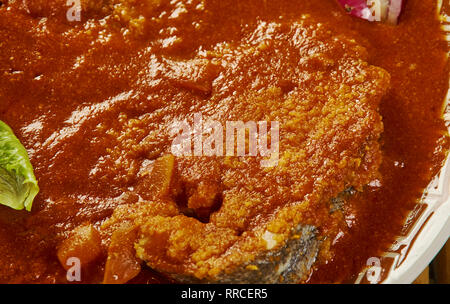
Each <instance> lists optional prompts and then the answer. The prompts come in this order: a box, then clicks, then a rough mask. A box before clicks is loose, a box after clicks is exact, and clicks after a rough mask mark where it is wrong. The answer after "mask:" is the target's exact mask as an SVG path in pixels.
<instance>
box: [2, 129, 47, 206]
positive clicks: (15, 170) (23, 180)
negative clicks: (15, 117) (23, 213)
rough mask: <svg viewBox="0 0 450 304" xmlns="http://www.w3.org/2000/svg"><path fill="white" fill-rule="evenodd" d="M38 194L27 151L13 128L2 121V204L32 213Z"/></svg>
mask: <svg viewBox="0 0 450 304" xmlns="http://www.w3.org/2000/svg"><path fill="white" fill-rule="evenodd" d="M38 192H39V187H38V184H37V181H36V177H35V176H34V173H33V167H32V165H31V163H30V159H29V158H28V153H27V151H26V150H25V148H24V146H23V145H22V144H21V143H20V141H19V139H18V138H17V137H16V136H15V135H14V133H13V131H12V130H11V128H10V127H9V126H8V125H6V124H5V123H4V122H2V121H1V120H0V204H1V205H6V206H8V207H11V208H13V209H16V210H22V209H24V208H25V209H26V210H28V211H30V210H31V205H32V204H33V200H34V198H35V196H36V195H37V193H38Z"/></svg>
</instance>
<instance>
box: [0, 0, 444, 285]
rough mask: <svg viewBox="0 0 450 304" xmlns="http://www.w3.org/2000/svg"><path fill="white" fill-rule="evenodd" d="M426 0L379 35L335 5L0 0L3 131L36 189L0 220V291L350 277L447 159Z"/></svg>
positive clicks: (284, 0)
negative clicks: (72, 276) (77, 273)
mask: <svg viewBox="0 0 450 304" xmlns="http://www.w3.org/2000/svg"><path fill="white" fill-rule="evenodd" d="M436 2H437V1H432V0H410V1H407V3H406V5H405V6H404V9H403V12H402V15H401V17H400V20H399V22H398V24H397V25H392V24H386V23H380V22H368V21H366V20H362V19H358V18H354V17H352V16H351V15H349V14H347V12H346V10H344V9H342V7H341V6H340V5H339V3H338V2H337V1H335V0H321V1H316V0H310V1H305V0H276V1H275V0H265V1H261V0H247V1H238V0H172V1H169V0H146V1H136V0H128V1H127V0H99V1H91V0H83V1H81V11H80V15H79V17H80V18H79V20H77V16H76V14H74V15H72V17H74V18H69V17H70V16H68V9H69V7H68V6H66V1H65V0H50V1H49V0H26V1H16V0H7V1H4V0H3V1H0V53H1V56H0V120H1V121H3V122H5V123H6V124H7V125H9V126H10V127H11V129H12V130H13V131H14V133H15V135H16V136H17V138H18V139H19V140H20V141H21V142H22V144H23V146H24V147H25V148H26V151H27V152H28V155H29V158H30V161H31V164H32V165H33V167H34V173H35V175H36V179H37V181H38V183H39V188H40V192H39V194H38V195H37V196H36V198H35V199H34V202H33V205H32V208H31V211H30V212H28V211H25V210H23V211H17V210H13V209H12V208H9V207H7V206H0V256H1V259H0V282H3V283H67V278H66V271H67V269H69V268H70V267H71V265H72V264H71V263H70V260H71V258H77V259H78V260H79V261H80V262H81V269H82V272H81V273H82V277H81V278H82V280H81V281H82V282H83V283H102V282H103V283H167V282H183V283H339V282H350V281H352V278H354V277H355V275H356V274H358V272H359V271H361V269H362V268H363V267H364V266H365V264H366V261H367V259H368V258H370V257H374V256H375V257H376V256H379V255H380V254H381V253H382V252H383V251H384V250H386V249H387V248H389V246H390V244H392V242H393V241H394V240H395V237H396V235H398V234H399V233H400V231H401V228H402V226H403V223H404V221H405V218H406V215H407V214H408V212H409V211H410V210H411V209H412V208H413V206H414V204H415V203H416V202H417V201H418V200H419V199H420V197H421V194H422V191H423V189H424V188H425V187H426V186H427V184H428V183H429V181H430V180H431V178H432V177H433V176H434V175H435V174H436V173H437V172H438V170H439V169H440V167H441V166H442V162H443V160H444V159H445V156H446V154H447V150H448V147H449V140H448V135H447V133H446V127H445V124H444V121H443V119H442V107H443V100H444V97H445V94H446V93H447V90H448V83H449V79H448V71H449V70H448V64H447V59H446V54H447V42H445V41H444V38H443V36H442V32H441V31H440V25H439V21H438V19H437V13H436ZM199 119H200V120H201V121H202V122H203V125H204V124H206V123H207V122H214V124H212V126H213V127H209V128H208V127H204V128H203V129H200V135H198V132H197V133H196V131H198V130H197V127H196V123H198V122H199V121H198V120H199ZM229 122H245V123H246V124H245V126H246V128H245V130H244V132H243V133H239V132H236V136H239V134H241V135H243V136H244V139H245V140H244V142H245V144H248V147H246V148H245V149H244V151H243V152H244V153H243V155H238V153H233V152H236V151H238V150H239V146H237V147H235V146H234V142H233V144H232V146H231V149H229V145H228V146H227V147H226V148H227V151H226V152H227V153H225V144H224V142H225V132H228V131H229V130H228V128H225V126H228V123H229ZM248 122H256V123H255V125H256V126H257V127H258V130H261V128H262V126H263V125H264V123H263V124H261V122H266V126H267V130H268V132H267V133H265V136H262V137H261V138H262V139H261V138H258V147H259V148H261V147H262V146H265V147H266V148H267V149H269V150H271V151H272V152H273V151H275V149H274V148H275V146H276V147H277V149H276V150H277V151H276V152H277V155H276V156H277V157H276V162H275V163H272V165H270V166H263V165H261V164H263V163H264V162H265V161H268V157H267V155H263V154H262V153H261V154H256V155H251V153H250V147H251V145H252V143H253V144H254V143H255V141H253V140H252V137H251V136H252V135H251V134H253V133H252V129H251V127H250V126H252V124H247V123H248ZM275 123H276V124H277V125H278V129H277V130H276V131H277V133H276V134H275V133H271V132H269V131H270V127H271V126H272V127H273V126H274V125H275ZM174 125H178V126H180V125H182V126H185V127H189V126H190V127H189V128H188V129H189V130H190V132H187V133H186V132H184V131H183V132H181V131H180V132H181V133H180V132H178V131H176V132H174V131H173V129H174ZM217 125H219V126H223V129H220V128H215V127H214V126H216V127H217ZM225 129H226V131H225ZM217 130H220V133H221V134H220V135H221V136H219V137H217V136H216V137H214V138H215V139H217V138H219V141H218V140H215V141H208V140H209V139H211V138H213V135H214V134H213V133H214V132H217ZM253 131H254V130H253ZM194 133H195V134H196V135H195V136H193V138H191V137H190V135H192V134H194ZM222 133H223V134H222ZM215 135H217V134H215ZM260 135H261V132H260ZM275 135H276V136H275ZM180 136H184V137H182V138H184V139H185V140H186V141H188V142H189V143H190V144H192V146H191V145H188V152H190V153H187V154H179V153H175V152H176V151H174V142H175V141H176V139H177V138H179V137H180ZM233 136H234V133H233ZM275 137H276V139H277V140H276V141H274V139H275ZM199 138H200V139H199ZM222 141H223V142H222ZM265 141H267V143H266V142H265ZM199 142H200V144H199ZM236 142H237V141H236ZM226 143H228V138H227V142H226ZM208 144H209V145H210V148H211V149H210V150H212V151H215V152H214V153H209V154H208V153H205V151H206V146H207V145H208ZM222 144H224V145H223V149H222ZM198 145H200V152H201V151H202V147H203V152H204V153H200V154H198V153H195V151H194V150H196V149H198ZM191 149H192V150H191ZM228 149H229V150H228ZM234 149H236V151H235V150H234ZM175 150H176V149H175ZM222 150H223V151H222ZM185 152H186V151H185ZM191 152H192V153H191ZM197 152H198V151H197ZM229 152H231V153H229ZM241 152H242V151H241ZM272 156H273V154H272ZM270 160H273V159H272V158H271V159H270Z"/></svg>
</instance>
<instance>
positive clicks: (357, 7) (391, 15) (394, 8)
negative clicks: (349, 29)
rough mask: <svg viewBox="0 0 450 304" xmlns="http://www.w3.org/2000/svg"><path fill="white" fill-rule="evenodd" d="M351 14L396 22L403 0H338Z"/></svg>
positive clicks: (362, 17) (367, 18) (370, 19)
mask: <svg viewBox="0 0 450 304" xmlns="http://www.w3.org/2000/svg"><path fill="white" fill-rule="evenodd" d="M338 2H339V3H340V4H341V5H342V7H344V9H345V10H346V11H347V12H348V13H349V14H351V15H353V16H356V17H358V18H361V19H365V20H368V21H381V22H385V23H389V24H397V22H398V17H399V16H400V13H401V11H402V6H403V2H404V1H403V0H338Z"/></svg>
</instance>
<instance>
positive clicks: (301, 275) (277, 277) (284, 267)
mask: <svg viewBox="0 0 450 304" xmlns="http://www.w3.org/2000/svg"><path fill="white" fill-rule="evenodd" d="M298 235H300V237H294V236H298ZM320 244H321V241H320V240H319V238H318V232H317V229H316V228H315V227H313V226H310V225H297V227H295V228H294V229H293V230H292V233H291V237H290V238H289V239H288V240H287V241H286V242H285V244H284V245H283V246H282V247H281V248H277V249H275V250H267V251H265V252H262V253H260V254H259V255H258V256H257V257H256V258H255V259H254V260H252V261H248V262H246V263H244V264H242V265H241V266H239V267H237V268H236V269H234V270H233V271H232V272H230V273H222V274H220V275H218V276H217V277H215V278H208V279H202V280H199V279H197V278H195V277H192V276H185V275H178V274H168V276H169V277H171V278H172V279H174V280H176V281H177V282H180V283H191V284H280V283H283V284H294V283H298V282H300V281H302V280H304V279H305V278H306V277H307V276H308V275H309V274H310V271H311V267H312V265H313V264H314V262H315V261H316V258H317V255H318V253H319V250H320ZM250 265H251V266H252V267H251V268H252V269H249V267H248V266H250ZM253 266H256V267H253Z"/></svg>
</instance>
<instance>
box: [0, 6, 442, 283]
mask: <svg viewBox="0 0 450 304" xmlns="http://www.w3.org/2000/svg"><path fill="white" fill-rule="evenodd" d="M19 2H20V3H19ZM82 2H83V9H84V10H82V15H81V17H82V19H81V21H80V22H78V23H77V22H69V21H67V19H66V11H67V9H68V8H67V7H66V6H65V1H58V0H52V1H44V0H42V1H12V0H9V1H6V2H5V1H2V2H0V4H1V3H3V4H1V5H0V52H1V54H2V56H1V57H0V120H3V121H5V122H6V123H8V124H9V125H10V126H11V127H12V128H13V130H14V131H15V132H16V135H17V136H18V137H19V138H20V139H21V141H22V142H23V144H24V146H25V147H26V148H27V149H28V151H29V153H30V158H31V161H32V163H33V166H34V167H35V173H36V176H37V179H38V181H39V185H40V188H41V192H40V194H39V195H38V197H37V199H36V201H35V202H34V205H33V210H32V212H31V214H28V213H27V212H24V211H23V212H17V211H13V210H10V209H8V208H6V207H0V255H1V256H2V259H1V260H0V282H9V283H21V282H25V283H33V282H42V283H53V282H58V283H60V282H66V280H65V270H64V269H63V268H62V267H61V265H60V263H59V262H58V260H57V258H56V247H57V246H58V244H59V243H60V242H61V240H62V239H64V237H65V236H67V235H68V233H69V231H71V230H72V229H73V228H74V227H76V226H79V225H81V224H83V223H85V222H89V223H93V224H95V225H97V226H98V225H100V224H101V223H102V222H103V221H104V219H106V218H108V217H110V216H111V214H112V212H113V210H114V208H115V207H116V206H115V205H114V204H115V203H114V202H112V201H110V200H107V199H105V200H103V199H102V198H108V197H119V196H120V194H121V189H120V185H123V184H127V183H132V181H133V174H137V173H138V171H139V168H136V166H137V165H136V164H134V163H130V164H127V163H126V164H120V166H119V165H118V169H117V171H115V172H119V174H118V175H117V176H108V175H105V176H102V167H101V166H100V167H98V168H97V171H96V169H95V168H94V169H92V164H93V163H95V162H97V161H98V159H96V158H95V157H96V155H95V153H91V152H97V151H90V150H88V149H86V148H85V147H83V146H81V145H80V146H76V145H74V144H71V143H73V142H80V143H83V142H84V143H86V142H91V143H92V145H93V146H94V145H95V147H97V149H98V151H100V150H102V149H105V147H108V142H106V141H105V137H102V136H101V134H102V124H101V123H99V124H97V122H96V123H95V124H94V125H89V124H88V128H86V130H81V131H80V130H79V129H74V128H72V127H71V126H73V124H74V123H77V122H80V121H83V120H84V119H87V118H90V117H95V116H96V115H100V114H101V113H102V111H103V110H104V109H108V107H112V106H113V105H114V103H115V102H117V101H120V100H121V99H130V100H132V101H138V102H142V104H143V107H148V111H152V109H154V108H157V107H158V105H152V104H145V103H144V102H143V100H142V96H139V94H140V93H143V92H139V91H137V92H136V91H134V92H131V91H130V93H129V95H127V94H128V93H127V88H129V86H130V84H131V83H132V82H133V79H134V78H133V77H135V76H136V75H135V74H136V73H138V72H139V70H138V68H136V67H138V66H142V60H144V59H143V58H141V57H140V56H138V55H136V50H143V49H145V46H146V43H147V42H148V41H149V40H152V39H156V38H155V37H157V39H160V40H161V41H160V43H159V46H158V47H157V48H156V50H155V53H158V52H159V53H160V54H161V53H162V54H165V55H170V56H171V57H173V58H177V57H186V56H188V55H189V54H190V53H193V52H194V51H195V50H198V49H199V48H200V47H204V48H205V49H208V48H209V47H210V46H212V45H215V44H217V43H218V42H221V41H234V40H238V39H239V38H240V35H242V32H245V30H242V29H243V28H246V26H249V27H252V26H254V25H255V24H256V21H260V20H264V21H279V20H280V19H283V20H296V19H300V18H301V17H302V16H303V15H311V16H313V18H314V20H316V21H317V22H321V23H323V24H326V25H327V26H328V27H329V28H332V29H333V30H334V31H336V32H338V33H342V34H345V35H346V36H347V37H354V39H355V40H357V41H358V43H360V44H361V45H362V46H364V47H365V48H366V49H367V51H368V62H369V63H370V64H371V65H374V66H378V67H381V68H383V69H385V70H386V71H387V72H389V74H390V76H391V86H390V89H389V91H388V93H387V94H386V96H384V97H383V99H382V102H381V107H380V113H381V115H382V117H383V123H384V133H383V135H382V138H381V144H382V152H383V162H382V165H381V168H380V173H381V178H380V179H379V186H377V187H368V188H366V189H365V190H364V191H363V192H360V193H359V192H358V193H356V194H355V195H354V196H353V197H352V198H351V199H350V201H349V202H347V204H346V205H345V206H344V214H345V216H346V220H347V224H348V226H349V229H348V230H347V231H345V233H343V234H340V237H339V238H338V239H337V240H336V241H335V242H334V243H333V245H332V246H333V250H332V251H331V252H333V253H334V255H333V256H330V257H328V259H327V260H326V261H321V263H320V264H318V265H317V269H315V270H314V272H313V273H312V276H311V277H310V278H309V280H308V282H310V283H329V282H347V281H351V280H352V278H354V277H355V275H356V274H357V273H358V272H359V271H360V270H361V269H362V267H363V266H364V265H366V261H367V259H368V258H369V257H376V256H379V255H380V254H381V253H382V252H383V251H384V250H386V249H388V248H389V246H390V244H392V242H393V241H394V239H395V237H396V236H397V235H398V234H399V233H400V231H401V228H402V226H403V223H404V220H405V218H406V215H407V214H408V212H409V211H410V210H412V208H413V207H414V204H415V203H416V202H417V201H418V200H419V199H420V197H421V195H422V191H423V189H424V188H425V187H426V185H427V184H428V183H429V181H430V180H431V178H432V177H433V176H434V175H435V174H436V173H437V172H438V170H439V169H440V167H441V166H442V163H443V160H444V159H445V156H446V153H447V150H448V148H449V140H448V137H447V132H446V126H445V123H444V121H443V119H442V111H443V109H442V107H443V100H444V97H445V95H446V93H447V90H448V83H449V81H448V75H449V65H448V62H447V59H446V54H447V48H448V45H447V42H445V41H444V38H443V35H442V32H441V29H440V22H439V20H438V19H437V12H436V10H437V8H436V2H437V1H433V0H410V1H407V5H406V7H405V10H404V12H403V13H402V16H401V19H400V22H399V25H397V26H390V25H384V24H379V23H370V22H366V21H363V20H359V19H356V18H352V17H350V16H348V15H347V14H345V12H344V11H343V10H342V9H341V8H340V7H339V6H338V5H337V3H336V2H335V1H332V0H323V1H313V0H311V1H305V0H295V1H293V0H278V1H270V0H267V1H264V5H262V4H261V2H262V1H259V0H249V1H235V0H221V1H209V2H208V6H207V8H208V9H209V11H210V12H214V14H212V15H211V16H208V15H207V16H202V18H204V19H205V20H209V21H210V22H211V20H213V21H214V22H211V23H210V24H209V27H206V28H201V26H202V25H201V24H195V20H191V18H190V17H189V14H187V15H186V18H181V19H179V20H178V19H177V18H174V20H176V21H173V24H171V25H172V26H171V27H170V29H169V31H173V32H175V33H178V36H179V37H182V38H183V41H182V42H177V41H176V40H174V39H172V38H171V37H173V36H171V33H166V32H161V31H160V32H158V30H159V28H158V25H155V26H154V27H141V26H140V21H139V20H140V19H139V16H132V17H130V18H125V17H123V16H122V17H123V18H122V19H121V18H120V17H118V20H117V23H114V22H112V23H111V24H113V25H112V26H111V28H109V30H110V31H111V32H112V33H120V35H110V32H109V31H105V32H103V33H102V32H100V30H101V24H100V23H99V24H97V23H90V21H89V20H90V18H93V19H95V20H100V19H102V18H105V17H107V16H108V14H110V15H111V16H112V17H111V19H114V16H117V14H116V15H114V12H111V11H105V10H104V9H103V8H102V5H105V6H106V4H108V3H110V2H111V3H112V2H124V1H110V2H109V1H103V2H102V1H98V2H99V3H100V4H97V5H96V4H95V3H91V2H90V1H82ZM130 2H133V1H130ZM156 2H157V1H156ZM180 2H182V1H180ZM83 12H86V14H84V13H83ZM115 13H117V12H115ZM132 13H133V12H131V14H132ZM160 13H161V14H163V13H164V12H160ZM178 13H179V14H182V12H181V10H180V11H179V12H178ZM149 14H152V12H150V13H149ZM119 15H120V14H119ZM174 16H175V15H174ZM194 16H195V15H194ZM175 17H176V16H175ZM208 18H210V19H208ZM177 20H178V21H177ZM107 22H110V19H107ZM114 26H116V27H117V28H114ZM82 27H84V28H85V31H83V32H82V34H81V31H80V28H82ZM197 27H199V28H201V30H193V29H195V28H197ZM164 29H165V30H166V31H167V27H165V28H164ZM89 31H91V32H89ZM92 37H95V39H94V38H92ZM124 37H125V38H124ZM93 40H95V41H96V42H95V43H92V41H93ZM124 41H126V43H124ZM103 42H105V44H107V45H109V46H110V48H108V47H104V46H102V43H103ZM81 55H83V56H81ZM145 60H147V59H145ZM149 66H151V63H149ZM116 67H118V68H117V69H116ZM75 69H79V71H80V72H79V73H69V72H70V71H73V70H75ZM83 77H87V78H88V79H89V81H85V78H83ZM133 94H134V95H133ZM143 95H145V94H143ZM136 96H137V97H136ZM173 98H174V99H175V100H176V98H177V96H173ZM89 100H104V101H105V102H104V103H103V104H102V105H101V106H98V107H92V108H89V107H84V108H82V109H83V110H81V111H80V110H79V109H80V108H79V106H82V105H88V104H89V102H88V101H89ZM155 100H157V98H156V99H155ZM77 110H78V112H77ZM99 113H100V114H99ZM116 114H117V113H112V114H111V116H110V117H109V118H111V119H113V118H114V116H113V115H116ZM131 114H132V113H129V115H131ZM106 118H108V117H106ZM64 121H66V128H62V129H61V127H62V126H65V124H64ZM94 122H95V119H94ZM108 123H109V124H110V126H114V127H117V126H120V124H121V122H120V121H118V122H114V121H108ZM89 128H98V130H95V131H92V130H89ZM55 130H61V131H60V133H59V134H55V133H54V132H55ZM96 132H98V133H96ZM86 134H88V135H89V139H88V140H86V139H85V138H84V136H86ZM97 135H98V136H97ZM110 136H111V138H113V137H115V136H117V134H110ZM136 136H140V135H139V132H138V131H137V133H136ZM111 140H112V139H111ZM102 141H105V142H104V143H102ZM125 144H126V143H125ZM124 147H126V146H124ZM124 147H122V149H124ZM119 151H120V149H119ZM111 153H114V151H112V152H111ZM61 154H64V158H61V156H60V155H61ZM107 161H108V160H105V163H104V164H102V165H103V166H107V165H114V164H108V163H107ZM121 170H122V171H121ZM86 176H94V178H92V180H90V181H89V182H88V183H86V182H85V178H86ZM103 267H104V261H99V262H98V263H94V264H93V265H91V266H90V267H89V269H86V270H85V271H86V273H85V274H84V277H83V282H100V281H101V277H102V275H103V274H102V271H103ZM142 282H148V283H158V282H163V283H164V282H167V281H166V279H163V278H162V277H160V276H159V275H157V274H155V273H153V272H152V271H150V270H148V269H144V270H143V271H141V273H140V274H139V276H138V277H137V278H136V279H134V280H133V281H132V283H142Z"/></svg>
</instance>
